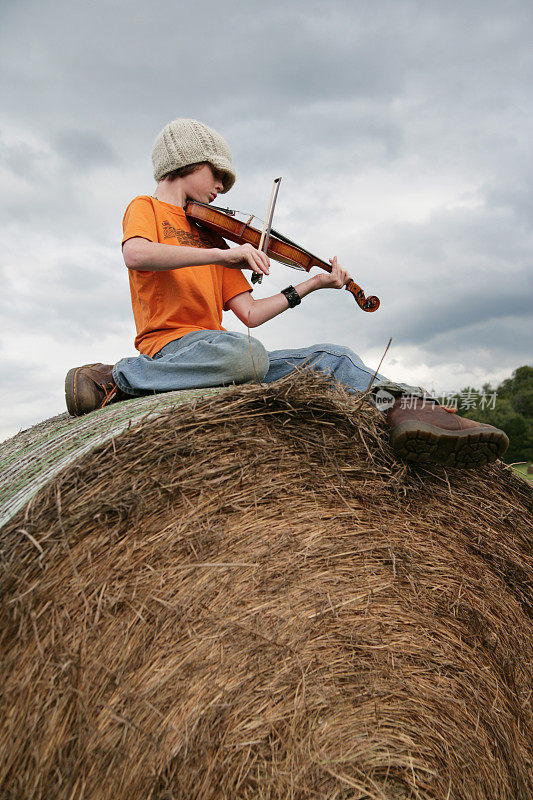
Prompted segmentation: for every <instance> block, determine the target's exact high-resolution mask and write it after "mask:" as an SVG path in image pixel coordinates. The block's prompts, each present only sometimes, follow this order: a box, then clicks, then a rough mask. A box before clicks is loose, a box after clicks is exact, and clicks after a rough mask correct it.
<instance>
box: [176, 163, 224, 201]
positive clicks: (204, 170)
mask: <svg viewBox="0 0 533 800" xmlns="http://www.w3.org/2000/svg"><path fill="white" fill-rule="evenodd" d="M223 177H224V173H223V172H220V171H219V170H217V169H214V167H212V166H211V164H202V166H201V167H199V168H198V169H197V170H196V171H195V172H191V173H190V175H185V176H184V177H183V178H182V179H181V180H182V181H183V184H182V185H183V188H184V189H185V194H186V197H187V200H196V201H197V202H198V203H212V202H213V200H215V199H216V196H217V194H218V193H219V192H221V191H222V190H223V188H224V182H223Z"/></svg>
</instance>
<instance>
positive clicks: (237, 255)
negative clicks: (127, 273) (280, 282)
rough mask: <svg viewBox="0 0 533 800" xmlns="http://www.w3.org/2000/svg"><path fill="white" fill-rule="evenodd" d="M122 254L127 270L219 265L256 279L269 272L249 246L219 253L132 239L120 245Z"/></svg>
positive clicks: (262, 258)
mask: <svg viewBox="0 0 533 800" xmlns="http://www.w3.org/2000/svg"><path fill="white" fill-rule="evenodd" d="M122 254H123V256H124V263H125V264H126V266H127V267H128V269H134V270H144V271H150V272H158V271H164V270H170V269H181V267H199V266H202V265H203V264H223V265H224V266H226V267H230V268H233V269H249V270H251V271H252V272H257V273H258V274H259V275H268V274H269V271H270V262H269V259H268V258H267V257H266V255H265V254H264V253H261V252H260V251H259V250H256V248H255V247H252V245H251V244H244V245H240V246H239V247H230V248H228V249H227V250H223V249H221V248H218V247H212V248H208V247H185V246H182V245H175V244H160V243H158V242H150V241H148V239H143V238H141V237H140V236H133V237H132V238H131V239H127V240H126V241H125V242H124V245H123V247H122Z"/></svg>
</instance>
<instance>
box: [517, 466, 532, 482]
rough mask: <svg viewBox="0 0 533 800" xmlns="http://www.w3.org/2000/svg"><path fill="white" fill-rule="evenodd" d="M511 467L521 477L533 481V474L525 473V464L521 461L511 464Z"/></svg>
mask: <svg viewBox="0 0 533 800" xmlns="http://www.w3.org/2000/svg"><path fill="white" fill-rule="evenodd" d="M513 469H515V470H516V471H517V472H518V473H519V475H521V476H522V478H526V479H527V480H529V481H532V482H533V475H528V474H527V464H526V463H524V462H523V463H521V464H513Z"/></svg>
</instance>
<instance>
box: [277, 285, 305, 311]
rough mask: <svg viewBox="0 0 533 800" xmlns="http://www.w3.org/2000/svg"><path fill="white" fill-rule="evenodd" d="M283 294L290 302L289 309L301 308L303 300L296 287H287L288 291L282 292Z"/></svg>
mask: <svg viewBox="0 0 533 800" xmlns="http://www.w3.org/2000/svg"><path fill="white" fill-rule="evenodd" d="M281 294H284V295H285V297H286V298H287V300H288V301H289V308H294V307H295V306H299V305H300V303H301V302H302V298H301V297H300V295H299V294H298V292H297V291H296V289H295V288H294V286H287V288H286V289H282V290H281Z"/></svg>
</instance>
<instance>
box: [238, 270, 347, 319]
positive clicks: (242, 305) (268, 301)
mask: <svg viewBox="0 0 533 800" xmlns="http://www.w3.org/2000/svg"><path fill="white" fill-rule="evenodd" d="M349 280H350V276H349V275H348V272H347V271H346V270H345V269H343V267H341V266H340V265H339V264H338V263H337V258H336V257H335V258H333V259H331V272H321V273H320V274H319V275H313V277H312V278H309V279H308V280H306V281H304V282H303V283H299V284H298V285H297V286H295V287H294V288H295V289H296V291H297V292H298V294H299V295H300V297H305V296H306V295H308V294H310V293H311V292H315V291H316V290H317V289H342V287H343V286H345V285H346V284H347V283H348V281H349ZM227 305H228V309H230V311H233V313H234V314H235V316H237V317H238V318H239V319H240V321H241V322H243V323H244V324H245V325H248V327H249V328H257V326H258V325H262V324H263V322H268V320H269V319H273V318H274V317H277V316H278V314H281V312H282V311H286V310H287V309H288V307H289V303H288V300H287V298H286V297H285V295H284V294H281V293H280V294H275V295H272V297H265V298H262V299H260V300H254V298H253V297H252V295H251V294H250V292H243V293H242V294H238V295H236V297H233V298H232V299H231V300H230V301H229V303H228V304H227Z"/></svg>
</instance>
